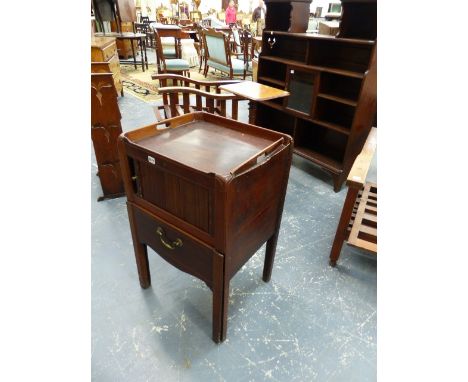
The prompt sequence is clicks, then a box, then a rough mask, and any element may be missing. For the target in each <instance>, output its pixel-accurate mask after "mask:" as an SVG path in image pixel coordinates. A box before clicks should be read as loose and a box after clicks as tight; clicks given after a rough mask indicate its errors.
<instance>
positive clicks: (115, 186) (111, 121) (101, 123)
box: [91, 64, 124, 199]
mask: <svg viewBox="0 0 468 382" xmlns="http://www.w3.org/2000/svg"><path fill="white" fill-rule="evenodd" d="M106 65H107V64H106ZM120 118H121V117H120V111H119V107H118V105H117V94H116V89H115V86H114V83H113V78H112V75H111V74H110V73H94V74H91V139H92V140H93V145H94V152H95V155H96V160H97V163H98V175H99V179H100V181H101V186H102V190H103V194H104V196H103V198H105V197H116V196H121V195H122V193H123V191H124V189H123V182H122V175H121V173H120V166H119V158H118V155H117V139H118V137H119V135H120V133H122V128H121V125H120ZM100 199H102V198H100Z"/></svg>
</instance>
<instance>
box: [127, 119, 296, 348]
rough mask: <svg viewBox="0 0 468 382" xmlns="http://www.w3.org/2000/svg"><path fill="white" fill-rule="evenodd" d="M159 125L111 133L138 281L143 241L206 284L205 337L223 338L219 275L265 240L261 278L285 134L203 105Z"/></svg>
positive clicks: (286, 152) (144, 278) (271, 251)
mask: <svg viewBox="0 0 468 382" xmlns="http://www.w3.org/2000/svg"><path fill="white" fill-rule="evenodd" d="M161 125H165V126H167V127H166V128H164V129H161V128H158V127H157V125H150V126H147V127H144V128H141V129H138V130H134V131H132V132H128V133H125V134H123V135H122V136H121V137H120V140H119V153H120V158H121V163H122V171H123V174H124V175H123V176H124V184H125V191H126V193H127V198H128V202H127V206H128V215H129V220H130V228H131V231H132V238H133V244H134V248H135V257H136V263H137V268H138V274H139V278H140V285H141V287H142V288H148V287H149V286H150V284H151V278H150V270H149V265H148V253H147V246H150V247H151V248H152V249H153V250H154V251H156V252H157V253H158V254H159V255H160V256H161V257H163V258H164V259H165V260H166V261H168V262H169V263H170V264H172V265H174V266H175V267H177V268H179V269H180V270H182V271H184V272H187V273H189V274H191V275H193V276H195V277H197V278H199V279H201V280H203V281H204V282H205V283H206V284H207V285H208V287H209V288H210V289H211V290H212V291H213V340H214V341H215V342H219V341H223V340H224V339H225V338H226V331H227V315H228V298H229V282H230V280H231V278H232V277H233V276H234V275H235V274H236V272H237V271H238V270H239V269H240V268H241V267H242V266H243V265H244V264H245V263H246V262H247V261H248V260H249V259H250V258H251V257H252V256H253V255H254V254H255V253H256V252H257V251H258V250H259V249H260V247H261V246H262V245H263V244H264V243H265V242H267V246H266V253H265V265H264V268H263V280H264V281H265V282H268V281H269V280H270V277H271V271H272V267H273V261H274V256H275V250H276V243H277V240H278V233H279V228H280V223H281V214H282V210H283V203H284V198H285V193H286V186H287V181H288V174H289V168H290V165H291V157H292V140H291V137H289V136H287V135H284V134H279V133H276V132H273V131H271V130H266V129H262V128H259V127H256V126H251V125H247V124H244V123H240V122H237V121H234V120H231V119H226V118H222V117H218V116H215V115H212V114H208V113H203V112H198V113H192V114H186V115H183V116H180V117H176V118H173V119H170V120H166V121H163V122H161ZM271 174H274V176H271Z"/></svg>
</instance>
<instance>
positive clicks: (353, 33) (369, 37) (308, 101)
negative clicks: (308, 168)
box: [255, 0, 377, 191]
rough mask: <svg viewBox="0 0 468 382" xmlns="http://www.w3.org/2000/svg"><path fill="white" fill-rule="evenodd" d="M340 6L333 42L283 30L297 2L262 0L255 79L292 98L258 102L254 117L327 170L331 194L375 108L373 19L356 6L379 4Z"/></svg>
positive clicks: (358, 146)
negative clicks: (263, 26) (287, 137)
mask: <svg viewBox="0 0 468 382" xmlns="http://www.w3.org/2000/svg"><path fill="white" fill-rule="evenodd" d="M342 3H343V16H342V24H341V26H342V29H341V31H340V33H339V36H340V37H333V36H322V35H316V34H308V33H288V32H285V31H286V30H288V28H287V24H288V20H287V18H285V17H284V12H286V10H287V9H290V8H288V7H292V8H291V9H292V10H294V9H295V8H294V7H295V5H294V4H292V3H290V2H289V1H284V0H270V1H268V0H267V6H268V12H267V16H266V17H267V27H266V30H264V32H263V38H262V53H261V54H260V57H259V66H258V78H257V81H258V82H260V83H262V84H267V85H270V86H274V87H277V88H279V89H285V90H288V91H289V92H290V93H291V95H290V96H289V97H286V98H284V99H278V100H274V101H267V102H262V103H259V105H258V109H257V115H256V120H255V124H256V125H259V126H264V127H267V128H270V129H273V130H276V131H280V132H284V133H287V134H290V135H291V136H293V137H294V152H295V153H296V154H298V155H301V156H303V157H304V158H306V159H309V160H310V161H311V162H313V163H314V164H316V165H318V166H320V167H321V168H322V169H324V170H326V171H327V172H329V173H330V174H331V175H332V176H333V181H334V190H335V191H339V190H340V189H341V186H342V184H343V182H344V181H345V180H346V178H347V176H348V173H349V171H350V169H351V166H352V165H353V162H354V159H355V158H356V156H357V155H358V154H359V153H360V151H361V149H362V147H363V145H364V142H365V141H366V138H367V135H368V134H369V131H370V129H371V127H372V123H373V121H374V117H375V114H376V109H377V41H376V40H375V39H374V37H375V36H376V20H374V19H372V20H370V19H368V17H374V16H372V15H373V13H372V12H363V11H362V9H363V8H362V7H361V4H362V3H365V4H367V5H366V6H365V7H368V8H372V7H374V8H375V6H376V1H375V0H374V1H371V0H349V1H347V0H345V1H343V2H342ZM346 3H349V4H346ZM291 12H293V11H291ZM364 24H366V25H368V26H362V25H364ZM291 25H293V18H291ZM290 31H291V30H290ZM351 37H353V38H351ZM355 37H358V38H355Z"/></svg>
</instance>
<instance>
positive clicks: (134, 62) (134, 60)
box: [130, 40, 137, 70]
mask: <svg viewBox="0 0 468 382" xmlns="http://www.w3.org/2000/svg"><path fill="white" fill-rule="evenodd" d="M130 45H131V46H132V54H133V65H134V66H135V70H136V69H137V62H136V55H135V47H134V46H133V40H130Z"/></svg>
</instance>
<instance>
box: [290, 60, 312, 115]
mask: <svg viewBox="0 0 468 382" xmlns="http://www.w3.org/2000/svg"><path fill="white" fill-rule="evenodd" d="M318 80H319V74H318V72H316V71H313V70H306V69H302V68H296V67H293V66H288V71H287V75H286V86H287V90H288V91H289V93H291V95H290V96H289V97H288V98H287V100H286V108H287V109H290V110H293V111H296V112H299V113H302V114H305V115H307V116H310V115H312V108H313V104H314V102H315V95H316V94H317V89H318Z"/></svg>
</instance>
